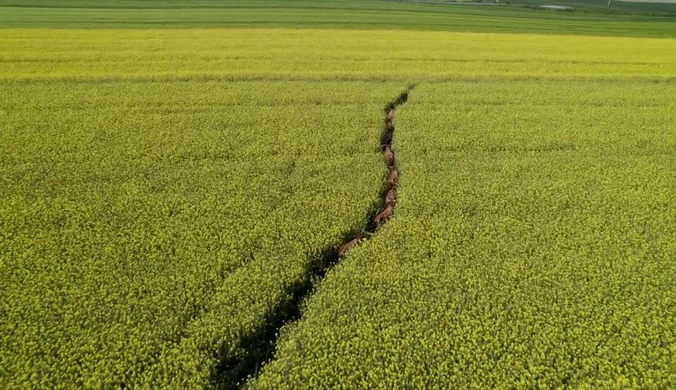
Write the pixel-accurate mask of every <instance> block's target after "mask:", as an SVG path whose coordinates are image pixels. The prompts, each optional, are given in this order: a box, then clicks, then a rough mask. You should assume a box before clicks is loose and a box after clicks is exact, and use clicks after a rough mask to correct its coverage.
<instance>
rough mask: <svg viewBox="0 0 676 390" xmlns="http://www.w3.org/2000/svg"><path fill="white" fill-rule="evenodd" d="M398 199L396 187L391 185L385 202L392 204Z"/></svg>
mask: <svg viewBox="0 0 676 390" xmlns="http://www.w3.org/2000/svg"><path fill="white" fill-rule="evenodd" d="M396 201H397V195H396V194H395V193H394V188H392V187H390V189H389V190H388V191H387V194H386V195H385V204H386V205H390V204H394V202H396Z"/></svg>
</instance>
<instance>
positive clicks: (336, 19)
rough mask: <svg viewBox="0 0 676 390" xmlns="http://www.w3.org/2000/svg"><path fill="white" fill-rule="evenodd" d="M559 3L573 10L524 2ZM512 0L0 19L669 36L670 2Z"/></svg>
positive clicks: (107, 2) (4, 14)
mask: <svg viewBox="0 0 676 390" xmlns="http://www.w3.org/2000/svg"><path fill="white" fill-rule="evenodd" d="M538 4H565V5H570V6H573V7H576V8H575V11H574V12H558V11H549V10H541V9H534V8H528V7H533V6H534V5H538ZM605 4H607V2H605V1H604V0H589V1H583V0H577V1H571V0H562V1H556V2H550V1H545V0H515V1H512V2H511V4H509V5H508V4H503V6H497V7H496V6H466V5H459V6H458V5H448V4H431V3H418V2H412V1H403V2H397V1H392V0H351V1H331V0H316V1H310V0H243V1H220V0H199V1H189V0H97V1H95V2H94V1H90V0H70V1H67V2H63V1H59V0H31V1H24V0H0V27H21V28H34V27H51V28H66V29H69V28H96V29H99V28H115V29H118V28H125V29H128V28H144V29H155V28H204V27H211V28H214V27H219V28H233V27H235V28H237V27H248V28H262V27H264V28H272V27H286V28H324V29H368V30H424V31H464V32H510V33H535V34H577V35H603V36H633V37H639V36H646V37H648V36H654V37H676V24H675V23H674V21H675V20H676V19H675V17H676V4H652V3H625V2H616V3H615V4H614V5H613V7H612V8H611V9H607V8H606V7H604V5H605Z"/></svg>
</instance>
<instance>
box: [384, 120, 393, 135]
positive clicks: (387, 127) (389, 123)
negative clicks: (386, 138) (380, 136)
mask: <svg viewBox="0 0 676 390" xmlns="http://www.w3.org/2000/svg"><path fill="white" fill-rule="evenodd" d="M385 130H387V132H389V133H391V132H393V131H394V125H393V124H392V121H386V122H385Z"/></svg>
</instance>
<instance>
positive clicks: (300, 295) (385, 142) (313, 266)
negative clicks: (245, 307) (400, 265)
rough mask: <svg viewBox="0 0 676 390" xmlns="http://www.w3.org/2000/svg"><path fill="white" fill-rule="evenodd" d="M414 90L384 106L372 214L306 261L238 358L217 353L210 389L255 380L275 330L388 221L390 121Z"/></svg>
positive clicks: (395, 174) (392, 165) (394, 172)
mask: <svg viewBox="0 0 676 390" xmlns="http://www.w3.org/2000/svg"><path fill="white" fill-rule="evenodd" d="M414 87H415V86H414V85H411V86H409V87H408V88H407V89H406V90H405V91H404V92H402V93H401V94H400V95H399V96H397V98H396V99H394V100H393V101H391V102H390V103H388V104H387V105H386V106H385V109H384V125H383V131H382V133H381V136H380V148H381V151H382V153H383V158H384V159H385V165H386V167H387V180H386V181H385V184H384V185H383V188H382V190H381V194H380V195H381V196H380V198H379V200H378V207H375V208H374V210H376V211H375V212H371V213H370V214H369V216H368V221H369V222H368V224H367V225H366V226H364V229H363V230H361V231H360V232H349V233H346V234H345V237H344V239H343V241H342V242H343V243H342V244H341V245H339V246H338V247H337V248H328V249H326V250H324V251H323V252H322V254H321V255H320V256H318V257H317V258H315V259H313V260H312V261H311V262H310V265H309V269H308V271H307V273H306V277H305V278H304V279H303V280H300V281H298V282H296V283H294V284H293V285H291V286H290V288H289V290H288V291H289V293H288V295H289V297H290V298H289V299H287V300H286V301H284V302H282V303H281V304H280V305H278V306H277V307H275V308H274V309H273V310H271V311H270V312H269V313H268V315H267V317H266V321H265V325H264V326H262V327H261V328H260V329H258V330H256V331H255V332H253V333H252V334H250V335H247V336H246V337H244V338H243V339H242V342H241V343H240V348H241V350H242V351H243V353H242V354H240V356H239V357H237V358H232V357H226V353H228V352H229V351H221V352H220V353H219V356H217V359H218V364H217V365H216V367H215V368H214V370H213V371H212V375H211V384H212V387H214V388H216V389H237V388H240V387H242V386H243V385H244V383H245V382H246V380H248V379H249V378H252V377H256V376H257V375H258V372H259V369H260V368H261V367H262V366H263V365H264V364H265V363H267V362H268V361H270V360H271V359H272V358H273V357H274V353H275V349H276V346H277V336H278V333H279V330H280V329H281V328H282V326H284V325H287V324H290V323H293V322H295V321H297V320H298V319H300V317H301V313H300V307H301V304H302V302H303V301H304V300H305V299H306V298H307V297H308V296H309V295H310V294H311V293H312V291H313V290H314V289H315V288H316V287H317V285H318V284H319V283H321V281H322V279H324V276H325V275H326V272H327V271H328V270H330V269H331V268H332V267H333V266H334V265H335V264H336V263H338V262H339V261H340V259H341V258H342V257H343V256H344V255H345V253H347V252H348V251H349V250H351V249H352V248H354V247H355V246H357V245H358V244H359V243H360V242H362V241H364V240H367V239H369V238H370V237H371V236H372V235H373V234H374V233H376V231H377V230H378V228H379V227H380V226H382V225H383V224H384V223H385V222H387V220H389V219H390V217H391V216H392V213H393V211H394V205H395V203H396V201H397V192H396V186H397V182H398V180H399V169H398V168H397V166H396V160H395V158H394V157H395V156H394V151H393V150H392V140H393V136H394V122H393V119H394V114H395V112H396V109H397V107H398V106H400V105H402V104H404V103H406V101H407V100H408V94H409V92H410V91H411V90H413V88H414ZM228 355H230V354H229V353H228Z"/></svg>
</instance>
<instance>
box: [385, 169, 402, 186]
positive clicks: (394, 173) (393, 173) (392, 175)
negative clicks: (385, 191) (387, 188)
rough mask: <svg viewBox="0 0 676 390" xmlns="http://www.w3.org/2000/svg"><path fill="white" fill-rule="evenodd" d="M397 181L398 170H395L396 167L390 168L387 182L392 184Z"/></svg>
mask: <svg viewBox="0 0 676 390" xmlns="http://www.w3.org/2000/svg"><path fill="white" fill-rule="evenodd" d="M397 181H399V171H397V168H394V167H393V168H392V169H391V170H390V175H389V176H388V177H387V184H389V185H391V186H393V185H395V184H397Z"/></svg>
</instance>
